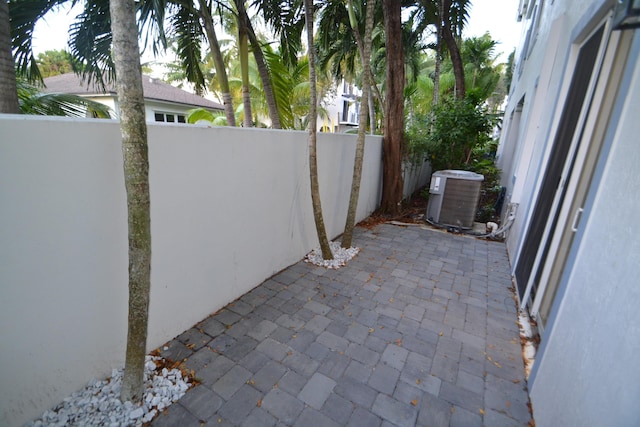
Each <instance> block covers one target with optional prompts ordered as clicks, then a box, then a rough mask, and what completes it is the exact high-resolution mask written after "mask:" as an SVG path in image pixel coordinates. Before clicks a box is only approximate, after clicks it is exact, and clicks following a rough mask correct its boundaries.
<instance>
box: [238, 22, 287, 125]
mask: <svg viewBox="0 0 640 427" xmlns="http://www.w3.org/2000/svg"><path fill="white" fill-rule="evenodd" d="M245 15H246V10H245ZM246 22H247V35H248V36H249V42H250V43H251V48H252V50H253V56H254V58H255V59H256V65H257V66H258V74H260V80H261V81H262V90H263V91H264V97H265V99H266V101H267V108H268V109H269V118H270V119H271V127H272V128H274V129H282V125H281V124H280V113H279V112H278V105H277V103H276V97H275V96H274V94H273V87H271V77H270V76H269V69H268V68H267V62H266V61H265V59H264V54H263V53H262V47H260V43H259V42H258V38H257V37H256V33H255V31H253V25H251V21H250V20H249V17H248V16H247V18H246Z"/></svg>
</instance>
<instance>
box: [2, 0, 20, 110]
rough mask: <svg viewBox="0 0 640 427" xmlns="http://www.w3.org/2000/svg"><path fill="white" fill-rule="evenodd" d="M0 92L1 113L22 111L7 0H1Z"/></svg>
mask: <svg viewBox="0 0 640 427" xmlns="http://www.w3.org/2000/svg"><path fill="white" fill-rule="evenodd" d="M0 93H2V96H0V113H9V114H18V113H20V106H19V104H18V86H17V84H16V71H15V65H14V62H13V55H12V54H11V26H10V24H9V4H8V3H7V0H0Z"/></svg>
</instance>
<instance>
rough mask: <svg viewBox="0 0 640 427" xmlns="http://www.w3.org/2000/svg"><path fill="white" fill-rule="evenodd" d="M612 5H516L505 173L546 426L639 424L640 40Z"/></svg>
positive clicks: (535, 401)
mask: <svg viewBox="0 0 640 427" xmlns="http://www.w3.org/2000/svg"><path fill="white" fill-rule="evenodd" d="M618 3H621V4H622V5H627V6H628V5H629V4H630V3H633V4H635V5H636V7H637V5H638V1H637V0H636V1H633V2H631V1H630V0H625V1H621V2H618V1H616V0H551V1H549V0H546V1H545V0H520V17H521V19H522V21H523V39H522V42H521V45H520V47H519V49H518V52H517V54H516V58H517V60H516V64H515V70H514V76H513V83H512V87H511V93H510V96H509V101H508V104H507V108H506V112H505V121H504V126H503V132H502V137H501V141H500V147H499V150H498V167H500V168H501V169H502V171H503V172H502V173H503V174H502V181H503V185H504V186H505V187H506V188H507V200H506V202H507V203H506V204H505V206H508V204H512V206H515V214H514V220H513V225H512V227H511V229H510V230H509V233H508V237H507V250H508V252H509V256H510V259H511V265H512V269H513V271H512V273H513V276H514V280H515V284H516V288H517V293H518V298H519V300H520V302H521V307H526V309H527V310H528V312H529V313H530V314H531V315H532V317H533V318H534V319H535V320H536V321H537V323H538V326H539V329H540V334H541V343H540V346H539V349H538V354H537V357H536V361H535V362H534V365H533V368H532V372H531V376H530V378H529V390H530V396H531V402H532V405H533V411H534V417H535V420H536V425H537V426H539V427H546V426H587V425H588V426H638V425H640V406H639V404H638V402H639V401H640V363H638V360H637V359H638V354H640V326H639V325H640V322H639V321H638V309H637V307H638V303H639V302H640V233H639V231H638V229H639V227H640V30H638V29H634V28H627V29H622V30H621V29H617V28H616V27H615V20H614V19H613V12H614V9H615V8H616V5H617V4H618ZM635 13H636V18H635V19H636V21H637V20H638V14H640V10H636V12H635ZM503 214H504V216H505V220H507V218H506V217H507V215H508V213H507V212H504V213H503Z"/></svg>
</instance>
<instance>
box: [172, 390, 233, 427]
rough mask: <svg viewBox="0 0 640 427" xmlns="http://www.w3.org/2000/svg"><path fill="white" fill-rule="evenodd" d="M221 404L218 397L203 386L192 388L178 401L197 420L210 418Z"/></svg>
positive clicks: (220, 399)
mask: <svg viewBox="0 0 640 427" xmlns="http://www.w3.org/2000/svg"><path fill="white" fill-rule="evenodd" d="M223 403H224V400H222V398H221V397H220V396H218V395H217V394H215V393H214V392H213V391H211V390H210V389H208V388H207V387H206V386H204V385H199V386H196V387H194V388H193V389H192V390H189V392H188V393H186V394H185V395H184V397H183V398H182V399H180V404H181V405H182V406H184V407H185V408H186V409H187V410H188V411H189V412H191V413H192V414H193V415H194V416H195V417H196V418H198V419H199V420H206V419H209V418H211V417H212V416H213V414H215V413H216V411H217V410H218V408H220V406H222V404H223Z"/></svg>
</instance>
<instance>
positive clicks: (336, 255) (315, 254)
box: [304, 242, 360, 269]
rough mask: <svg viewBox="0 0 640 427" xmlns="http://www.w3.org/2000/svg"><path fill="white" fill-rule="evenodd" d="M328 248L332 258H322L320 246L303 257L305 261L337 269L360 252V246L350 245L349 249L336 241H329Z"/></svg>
mask: <svg viewBox="0 0 640 427" xmlns="http://www.w3.org/2000/svg"><path fill="white" fill-rule="evenodd" d="M329 248H331V253H332V254H333V259H330V260H325V259H324V258H322V250H320V248H315V249H314V250H312V251H311V252H309V253H308V254H307V256H306V257H305V258H304V260H305V262H308V263H311V264H313V265H317V266H320V267H325V268H331V269H338V268H340V267H344V266H345V265H347V262H348V261H350V260H351V259H352V258H353V257H355V256H356V255H357V254H358V252H360V248H354V247H351V248H349V249H345V248H343V247H342V246H340V243H338V242H329Z"/></svg>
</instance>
